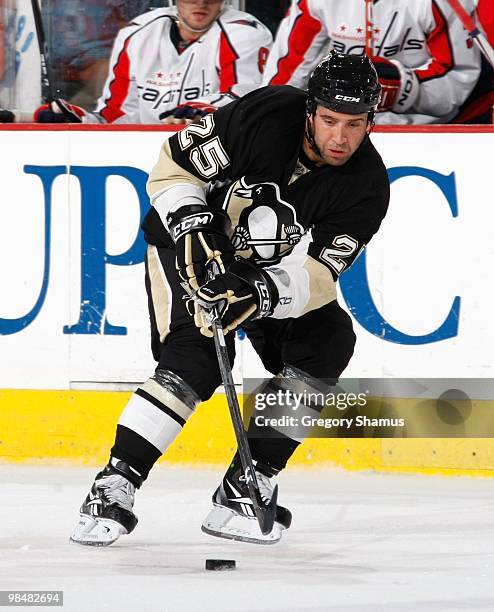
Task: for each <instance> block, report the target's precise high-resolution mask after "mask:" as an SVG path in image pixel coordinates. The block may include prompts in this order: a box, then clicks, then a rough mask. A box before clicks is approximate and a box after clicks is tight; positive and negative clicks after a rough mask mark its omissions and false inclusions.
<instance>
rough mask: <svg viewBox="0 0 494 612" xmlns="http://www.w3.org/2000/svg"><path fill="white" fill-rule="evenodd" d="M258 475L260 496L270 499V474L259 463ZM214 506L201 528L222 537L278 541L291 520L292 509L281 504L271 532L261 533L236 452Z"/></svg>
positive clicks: (214, 497) (256, 542)
mask: <svg viewBox="0 0 494 612" xmlns="http://www.w3.org/2000/svg"><path fill="white" fill-rule="evenodd" d="M256 477H257V482H258V484H259V491H260V493H261V497H262V498H263V499H268V500H270V499H271V496H272V494H273V485H272V484H271V481H270V479H269V477H268V476H266V475H265V474H263V473H262V472H260V471H259V466H256ZM213 506H214V508H213V509H212V510H211V512H210V513H209V514H208V515H207V517H206V518H205V519H204V521H203V523H202V527H201V529H202V531H204V533H207V534H209V535H213V536H217V537H219V538H227V539H229V540H240V541H242V542H250V543H252V544H276V542H279V540H280V539H281V533H282V531H283V529H288V527H290V524H291V522H292V514H291V512H290V510H288V509H287V508H284V507H283V506H279V505H278V506H277V507H276V520H275V522H274V526H273V530H272V531H271V533H269V534H268V535H263V534H262V532H261V530H260V529H259V524H258V522H257V519H256V516H255V514H254V508H253V505H252V500H251V499H250V497H249V490H248V488H247V484H246V482H245V475H244V473H243V470H242V466H241V464H240V460H239V458H238V455H235V457H234V459H233V461H232V463H231V465H230V467H229V468H228V470H227V472H226V474H225V476H224V477H223V480H222V481H221V484H220V486H219V487H218V488H217V489H216V491H215V492H214V494H213Z"/></svg>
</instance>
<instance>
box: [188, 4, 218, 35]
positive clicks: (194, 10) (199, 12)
mask: <svg viewBox="0 0 494 612" xmlns="http://www.w3.org/2000/svg"><path fill="white" fill-rule="evenodd" d="M222 4H223V2H222V0H177V9H178V12H179V16H180V21H181V22H182V23H183V25H184V26H185V27H187V28H190V29H191V30H192V31H193V30H205V29H207V28H208V27H209V26H210V25H211V24H212V23H213V21H214V20H215V19H216V17H218V15H219V12H220V10H221V5H222Z"/></svg>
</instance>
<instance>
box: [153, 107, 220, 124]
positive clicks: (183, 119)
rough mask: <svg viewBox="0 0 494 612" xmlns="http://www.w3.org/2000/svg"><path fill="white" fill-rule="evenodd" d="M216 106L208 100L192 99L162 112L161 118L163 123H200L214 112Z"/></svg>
mask: <svg viewBox="0 0 494 612" xmlns="http://www.w3.org/2000/svg"><path fill="white" fill-rule="evenodd" d="M215 110H216V106H213V105H212V104H209V103H208V102H197V101H195V102H194V101H190V102H187V103H186V104H180V105H179V106H177V107H175V108H174V109H172V110H169V111H165V112H164V113H161V115H160V116H159V119H160V121H161V122H162V123H165V124H172V125H177V124H181V123H198V122H199V121H200V120H201V119H202V118H203V117H204V116H205V115H208V114H209V113H214V111H215Z"/></svg>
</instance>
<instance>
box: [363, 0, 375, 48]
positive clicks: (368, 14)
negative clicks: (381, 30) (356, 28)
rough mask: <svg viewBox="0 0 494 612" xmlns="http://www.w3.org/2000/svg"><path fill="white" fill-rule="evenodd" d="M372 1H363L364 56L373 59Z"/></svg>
mask: <svg viewBox="0 0 494 612" xmlns="http://www.w3.org/2000/svg"><path fill="white" fill-rule="evenodd" d="M373 7H374V0H365V55H367V57H370V58H372V57H374V21H373V14H372V9H373Z"/></svg>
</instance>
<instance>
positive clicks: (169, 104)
mask: <svg viewBox="0 0 494 612" xmlns="http://www.w3.org/2000/svg"><path fill="white" fill-rule="evenodd" d="M224 5H225V2H222V1H220V0H177V1H176V6H175V7H171V8H161V9H156V10H154V11H150V12H148V13H145V14H143V15H140V16H139V17H136V18H135V19H134V20H133V21H132V22H131V23H130V25H129V26H127V27H125V28H123V29H122V30H120V32H119V34H118V36H117V38H116V40H115V44H114V46H113V51H112V55H111V59H110V71H109V74H108V78H107V80H106V83H105V86H104V89H103V93H102V95H101V97H100V99H99V101H98V104H97V107H96V111H95V113H88V112H86V111H85V110H83V109H82V108H80V107H76V106H73V105H68V104H67V103H66V102H65V101H63V100H58V101H55V102H52V103H51V104H50V105H43V106H41V107H40V108H39V109H38V110H37V112H36V113H35V121H37V122H40V123H52V122H65V121H69V122H70V121H73V122H75V123H78V122H80V121H82V122H84V123H98V122H102V123H160V122H164V123H186V122H188V121H190V120H194V119H196V118H197V117H202V116H203V115H204V114H206V113H207V112H210V111H211V110H214V109H215V108H216V107H218V106H222V105H224V104H227V103H228V102H231V101H232V100H233V99H234V98H236V97H238V96H239V95H243V94H244V93H247V92H248V91H250V90H252V89H254V88H256V87H258V86H259V85H260V82H261V78H262V71H263V69H264V64H265V62H266V59H267V55H268V51H269V48H270V47H271V44H272V36H271V33H270V31H269V30H268V29H267V28H266V26H264V25H263V24H262V23H261V22H260V21H259V20H258V19H256V18H255V17H254V16H253V15H250V14H248V13H244V12H242V11H237V10H234V9H233V8H231V7H225V6H224Z"/></svg>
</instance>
